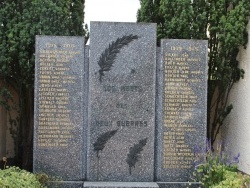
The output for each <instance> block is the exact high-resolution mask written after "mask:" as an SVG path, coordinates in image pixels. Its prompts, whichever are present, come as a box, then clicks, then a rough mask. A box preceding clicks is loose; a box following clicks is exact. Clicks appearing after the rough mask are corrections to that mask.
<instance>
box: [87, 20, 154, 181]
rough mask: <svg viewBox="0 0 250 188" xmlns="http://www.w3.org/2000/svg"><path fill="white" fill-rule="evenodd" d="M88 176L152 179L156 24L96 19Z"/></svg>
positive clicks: (91, 85)
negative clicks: (98, 20) (99, 20)
mask: <svg viewBox="0 0 250 188" xmlns="http://www.w3.org/2000/svg"><path fill="white" fill-rule="evenodd" d="M90 28H91V46H90V64H89V109H88V120H89V123H88V154H87V164H88V166H87V168H88V170H87V180H88V181H126V182H129V181H148V182H150V181H153V177H154V135H155V123H154V122H155V67H156V24H135V23H112V22H91V24H90Z"/></svg>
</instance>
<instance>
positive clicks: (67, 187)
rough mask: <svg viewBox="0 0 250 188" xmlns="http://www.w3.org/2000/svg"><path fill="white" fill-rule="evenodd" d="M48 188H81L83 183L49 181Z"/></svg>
mask: <svg viewBox="0 0 250 188" xmlns="http://www.w3.org/2000/svg"><path fill="white" fill-rule="evenodd" d="M47 187H48V188H56V187H57V188H83V181H51V182H48V183H47Z"/></svg>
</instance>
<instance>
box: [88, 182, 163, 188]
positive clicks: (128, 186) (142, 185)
mask: <svg viewBox="0 0 250 188" xmlns="http://www.w3.org/2000/svg"><path fill="white" fill-rule="evenodd" d="M84 187H85V188H159V186H158V185H157V183H156V182H84Z"/></svg>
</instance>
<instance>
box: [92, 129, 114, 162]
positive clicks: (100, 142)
mask: <svg viewBox="0 0 250 188" xmlns="http://www.w3.org/2000/svg"><path fill="white" fill-rule="evenodd" d="M117 130H118V129H116V130H112V131H107V132H105V133H103V134H101V135H100V136H99V137H98V138H97V140H96V142H95V143H94V144H93V145H94V151H96V156H97V157H98V158H99V157H100V156H99V152H100V151H102V150H103V148H104V147H105V145H106V143H107V142H108V141H109V140H110V139H111V137H113V136H114V135H115V133H116V132H117Z"/></svg>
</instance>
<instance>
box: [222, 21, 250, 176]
mask: <svg viewBox="0 0 250 188" xmlns="http://www.w3.org/2000/svg"><path fill="white" fill-rule="evenodd" d="M248 31H249V36H250V24H248ZM248 40H249V42H248V46H247V49H243V48H242V49H241V51H240V55H239V57H238V59H239V61H240V67H241V68H242V69H244V70H245V77H244V79H243V80H241V81H240V82H239V83H237V84H235V85H234V87H233V89H232V91H231V94H230V99H229V102H230V103H232V104H233V107H234V108H233V111H232V112H231V114H229V117H228V118H227V119H226V122H225V126H224V128H223V129H222V138H223V140H224V142H226V143H230V145H231V150H232V152H233V153H234V154H237V153H240V163H239V170H241V171H243V172H245V173H248V174H250V38H249V39H248Z"/></svg>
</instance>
